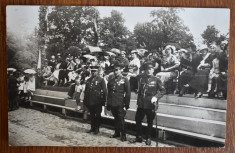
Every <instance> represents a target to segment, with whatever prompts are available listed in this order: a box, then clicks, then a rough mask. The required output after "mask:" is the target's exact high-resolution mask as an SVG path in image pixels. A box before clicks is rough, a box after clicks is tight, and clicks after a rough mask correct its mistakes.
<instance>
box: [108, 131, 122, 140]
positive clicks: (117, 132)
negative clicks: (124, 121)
mask: <svg viewBox="0 0 235 153" xmlns="http://www.w3.org/2000/svg"><path fill="white" fill-rule="evenodd" d="M117 137H120V131H119V130H115V133H114V135H112V136H110V138H117Z"/></svg>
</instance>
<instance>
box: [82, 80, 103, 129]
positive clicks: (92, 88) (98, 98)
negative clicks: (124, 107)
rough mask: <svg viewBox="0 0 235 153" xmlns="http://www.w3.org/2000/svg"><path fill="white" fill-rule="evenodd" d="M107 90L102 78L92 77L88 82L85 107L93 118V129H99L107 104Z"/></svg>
mask: <svg viewBox="0 0 235 153" xmlns="http://www.w3.org/2000/svg"><path fill="white" fill-rule="evenodd" d="M106 95H107V88H106V85H105V81H104V79H103V78H101V77H100V76H92V77H90V78H89V79H88V80H87V82H86V87H85V93H84V105H85V106H86V107H87V108H88V110H89V112H90V118H91V129H92V130H94V129H99V126H100V119H101V111H102V106H103V105H104V104H105V102H106Z"/></svg>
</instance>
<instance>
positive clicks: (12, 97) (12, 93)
mask: <svg viewBox="0 0 235 153" xmlns="http://www.w3.org/2000/svg"><path fill="white" fill-rule="evenodd" d="M7 79H8V102H9V104H8V108H9V111H12V110H14V109H15V108H16V106H15V105H16V103H17V102H16V101H17V91H18V86H17V84H18V81H17V79H16V78H15V77H14V76H13V71H8V78H7Z"/></svg>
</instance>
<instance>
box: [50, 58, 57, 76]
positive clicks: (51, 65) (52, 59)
mask: <svg viewBox="0 0 235 153" xmlns="http://www.w3.org/2000/svg"><path fill="white" fill-rule="evenodd" d="M56 64H57V62H56V60H55V56H54V55H52V56H51V59H50V60H49V62H48V66H50V67H51V72H52V73H53V72H54V70H55V67H56Z"/></svg>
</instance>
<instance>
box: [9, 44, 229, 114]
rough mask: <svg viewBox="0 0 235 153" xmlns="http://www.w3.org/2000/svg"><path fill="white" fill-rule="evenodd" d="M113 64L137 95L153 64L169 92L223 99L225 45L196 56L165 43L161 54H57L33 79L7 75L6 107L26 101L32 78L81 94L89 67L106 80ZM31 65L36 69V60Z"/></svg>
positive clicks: (201, 50)
mask: <svg viewBox="0 0 235 153" xmlns="http://www.w3.org/2000/svg"><path fill="white" fill-rule="evenodd" d="M115 62H117V63H119V64H121V65H122V66H123V67H124V68H123V69H122V75H124V76H126V77H127V78H128V79H129V81H130V85H131V90H132V92H137V89H138V81H137V80H138V77H139V76H140V75H141V74H142V72H143V68H142V66H143V65H144V63H146V62H152V63H153V65H154V66H155V67H154V75H155V76H156V77H158V78H159V79H160V80H161V81H162V83H163V85H164V87H165V89H166V91H167V94H178V96H184V95H185V94H194V97H195V98H200V97H202V96H203V94H208V96H209V97H218V98H225V99H226V95H227V77H228V43H227V42H226V41H222V42H221V44H220V45H216V44H215V43H214V44H212V45H210V47H207V46H204V45H202V46H201V47H200V48H199V49H198V50H197V51H194V52H193V51H192V50H189V49H183V48H181V49H176V47H175V46H173V45H167V46H166V47H165V48H164V49H163V50H162V51H161V52H148V51H147V50H145V49H136V50H132V51H131V52H130V54H128V55H127V53H126V51H120V50H119V49H115V48H114V49H111V50H110V51H107V52H95V53H92V54H91V53H90V54H80V55H79V56H73V55H71V54H66V55H61V53H58V54H57V55H52V56H51V58H50V59H46V60H45V61H44V64H43V67H42V69H41V71H37V74H36V75H35V74H23V73H19V72H17V71H16V72H14V73H13V71H8V95H9V109H10V110H12V109H15V108H17V107H18V104H17V102H16V100H15V99H14V98H15V97H16V96H19V97H20V98H21V99H25V100H30V98H31V95H32V94H33V91H35V78H36V84H40V85H42V84H44V86H48V85H50V86H71V85H76V88H74V89H75V90H76V91H79V93H82V91H83V90H84V89H85V87H84V86H85V82H86V80H87V79H88V78H89V76H90V68H91V67H92V66H98V67H99V71H98V72H99V75H100V76H101V77H104V78H108V76H109V75H111V74H112V73H113V69H114V64H115ZM32 65H34V66H33V68H34V69H35V70H36V62H34V63H33V64H32ZM106 83H107V79H106ZM72 96H73V95H70V97H72ZM13 107H14V108H13Z"/></svg>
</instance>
